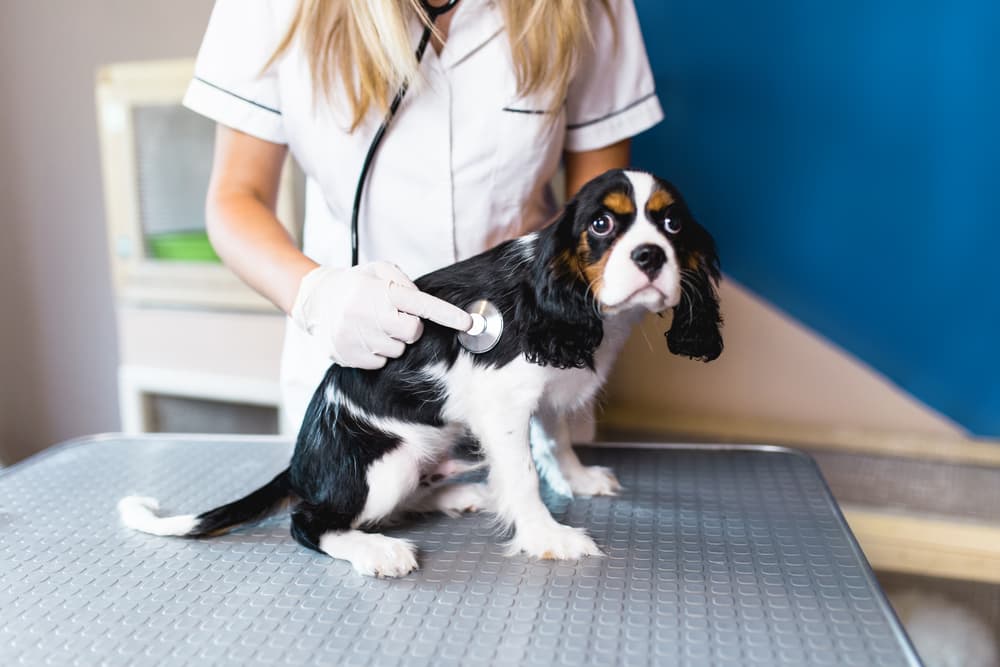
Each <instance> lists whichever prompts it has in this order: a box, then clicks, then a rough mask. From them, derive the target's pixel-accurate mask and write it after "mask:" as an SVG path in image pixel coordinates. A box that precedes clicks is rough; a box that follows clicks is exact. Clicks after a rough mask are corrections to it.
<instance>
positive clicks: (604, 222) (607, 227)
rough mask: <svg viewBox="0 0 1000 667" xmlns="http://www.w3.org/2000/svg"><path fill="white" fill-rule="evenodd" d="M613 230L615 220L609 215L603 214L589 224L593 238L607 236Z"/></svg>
mask: <svg viewBox="0 0 1000 667" xmlns="http://www.w3.org/2000/svg"><path fill="white" fill-rule="evenodd" d="M614 228H615V219H614V218H612V217H611V214H610V213H605V214H604V215H602V216H601V217H599V218H597V219H596V220H594V221H593V222H591V223H590V233H591V234H593V235H594V236H607V235H608V234H610V233H611V232H612V231H614Z"/></svg>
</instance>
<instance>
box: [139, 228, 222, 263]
mask: <svg viewBox="0 0 1000 667" xmlns="http://www.w3.org/2000/svg"><path fill="white" fill-rule="evenodd" d="M147 242H148V243H149V252H150V256H151V257H153V258H154V259H162V260H168V261H183V262H220V261H221V260H220V259H219V256H218V255H216V254H215V250H214V249H213V248H212V244H211V243H210V242H209V240H208V234H206V233H205V232H171V233H169V234H155V235H152V236H149V237H147Z"/></svg>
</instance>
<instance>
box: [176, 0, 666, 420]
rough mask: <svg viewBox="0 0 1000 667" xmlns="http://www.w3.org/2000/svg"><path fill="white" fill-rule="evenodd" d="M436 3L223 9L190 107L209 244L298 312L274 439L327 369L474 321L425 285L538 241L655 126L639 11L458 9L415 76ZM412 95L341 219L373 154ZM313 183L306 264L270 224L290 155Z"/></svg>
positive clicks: (557, 4)
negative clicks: (558, 198) (559, 183)
mask: <svg viewBox="0 0 1000 667" xmlns="http://www.w3.org/2000/svg"><path fill="white" fill-rule="evenodd" d="M447 4H449V3H447V2H446V0H430V2H429V8H430V9H429V10H424V9H423V6H422V3H421V1H420V0H339V1H337V2H334V1H332V0H298V1H297V2H296V1H293V0H253V1H252V2H247V1H246V0H217V2H216V5H215V9H214V10H213V13H212V16H211V19H210V22H209V25H208V29H207V32H206V34H205V38H204V41H203V43H202V46H201V50H200V52H199V54H198V59H197V64H196V67H195V76H194V78H193V80H192V81H191V84H190V87H189V89H188V91H187V95H186V97H185V99H184V104H185V105H186V106H187V107H189V108H191V109H193V110H194V111H197V112H198V113H201V114H203V115H205V116H207V117H209V118H211V119H213V120H215V121H216V122H217V123H218V131H217V135H216V146H215V158H214V165H213V169H212V177H211V182H210V186H209V192H208V201H207V221H208V232H209V234H210V236H211V239H212V243H213V245H214V247H215V249H216V251H217V252H218V254H219V255H220V257H222V259H223V260H224V261H225V263H226V264H227V265H228V266H229V267H231V268H232V269H233V270H234V271H235V272H236V273H237V274H238V275H239V276H240V277H241V278H242V279H243V280H244V281H246V282H247V283H248V284H249V285H251V286H252V287H253V288H254V289H256V290H257V291H259V292H260V293H261V294H263V295H264V296H265V297H267V298H269V299H270V300H271V301H273V302H274V303H275V304H276V305H277V306H278V307H279V308H281V309H282V310H283V311H284V312H285V313H288V314H289V316H290V319H289V326H288V327H287V333H286V338H285V345H284V350H283V356H282V393H283V411H282V414H283V427H282V428H283V430H284V431H285V432H289V433H294V432H295V431H296V430H297V428H298V425H299V423H300V422H301V419H302V415H303V414H304V412H305V407H306V405H307V404H308V401H309V399H310V397H311V395H312V393H313V391H314V390H315V387H316V386H317V385H318V384H319V382H320V380H321V379H322V377H323V374H324V372H325V371H326V368H327V367H328V365H329V363H330V360H331V359H332V360H333V361H335V362H337V363H339V364H342V365H345V366H356V367H361V368H377V367H380V366H381V365H383V364H384V363H385V361H386V359H387V358H392V357H397V356H399V355H400V354H402V352H403V350H404V349H405V346H406V344H407V343H411V342H413V341H414V340H416V338H417V337H419V335H420V333H421V331H422V322H421V319H420V318H429V319H431V320H434V321H436V322H438V323H440V324H443V325H446V326H449V327H452V328H455V329H456V330H464V329H467V328H468V327H469V326H470V323H471V322H470V319H469V316H468V314H466V313H465V312H464V311H462V310H460V309H458V308H456V307H454V306H451V305H449V304H447V303H445V302H443V301H439V300H437V299H435V298H433V297H430V296H429V295H426V294H422V293H420V292H419V291H417V290H416V288H415V286H414V285H413V283H412V282H411V281H410V279H409V276H413V277H415V276H419V275H421V274H424V273H426V272H429V271H431V270H434V269H436V268H439V267H441V266H444V265H447V264H450V263H453V262H455V261H458V260H461V259H464V258H466V257H469V256H471V255H474V254H476V253H478V252H481V251H483V250H485V249H487V248H488V247H491V246H493V245H495V244H497V243H499V242H501V241H504V240H506V239H509V238H511V237H515V236H518V235H520V234H523V233H527V232H529V231H532V230H534V229H536V228H538V227H540V226H542V225H543V224H544V223H545V222H546V221H547V220H548V219H549V217H550V216H551V215H552V214H553V213H554V211H555V206H556V204H555V198H554V194H553V192H552V189H551V187H550V185H549V183H550V181H551V179H552V178H553V176H554V175H555V173H556V170H557V168H558V167H559V164H560V162H562V164H563V165H564V166H565V173H566V194H567V195H572V194H573V193H575V192H576V191H577V189H578V188H579V187H580V186H581V185H583V184H584V183H585V182H586V181H588V180H590V179H591V178H592V177H594V176H596V175H598V174H600V173H602V172H604V171H606V170H607V169H611V168H615V167H624V166H627V165H628V162H629V141H630V138H631V137H632V136H634V135H636V134H638V133H639V132H642V131H644V130H646V129H648V128H650V127H651V126H653V125H654V124H656V123H657V122H659V121H660V119H661V118H662V116H663V113H662V111H661V108H660V104H659V101H658V100H657V97H656V92H655V88H654V81H653V76H652V73H651V71H650V66H649V62H648V60H647V56H646V50H645V46H644V44H643V40H642V35H641V33H640V30H639V23H638V20H637V18H636V11H635V7H634V5H633V0H552V1H551V2H535V1H534V0H460V1H459V2H458V3H457V5H456V6H454V7H453V8H451V9H449V10H447V11H442V13H441V15H440V16H439V17H437V19H436V21H435V22H434V27H435V34H434V36H433V37H432V39H431V43H430V48H428V49H427V50H426V53H425V55H424V57H423V59H422V61H420V62H417V59H416V57H415V55H414V54H415V49H416V45H417V43H418V41H419V39H420V37H421V33H422V31H423V30H424V27H425V24H426V23H427V22H429V19H428V18H427V16H428V11H434V8H435V7H442V6H444V5H447ZM404 82H405V83H406V84H408V87H409V90H408V92H407V95H406V97H405V99H404V101H403V103H402V104H401V106H400V107H399V110H398V113H397V114H396V116H395V117H394V118H393V119H392V121H391V125H390V127H389V128H388V130H387V132H386V135H385V141H384V142H383V143H382V144H381V146H380V147H379V149H378V154H377V158H376V159H375V160H374V162H373V166H372V169H371V172H370V174H369V175H368V180H367V184H366V186H365V189H364V192H363V196H362V198H361V201H360V205H361V211H360V217H359V247H358V252H359V264H358V265H357V266H354V267H351V233H350V224H349V223H350V219H351V212H352V205H353V203H354V196H355V193H356V188H357V184H358V177H359V173H360V171H361V165H362V163H363V161H364V158H365V155H366V153H367V152H368V149H369V147H370V145H371V143H372V139H373V136H374V135H375V133H376V130H377V128H378V126H379V124H380V123H381V122H382V121H383V119H384V118H385V116H386V110H387V108H388V107H389V104H390V103H391V101H392V98H393V96H394V95H395V94H396V92H397V91H398V90H399V89H400V87H401V86H402V85H403V84H404ZM289 150H291V152H292V155H293V156H294V158H295V160H296V161H297V162H298V164H299V165H300V166H301V167H302V169H303V171H304V172H305V175H306V177H307V180H306V214H305V228H304V232H303V235H304V242H303V245H304V249H303V250H302V251H300V250H299V249H298V247H297V246H296V245H295V243H294V242H293V240H292V239H291V238H290V237H289V236H288V234H287V233H286V231H285V229H284V227H282V226H281V224H279V222H278V220H277V219H276V217H275V201H276V197H277V192H278V184H279V176H280V173H281V169H282V165H283V163H284V160H285V156H286V153H287V151H289Z"/></svg>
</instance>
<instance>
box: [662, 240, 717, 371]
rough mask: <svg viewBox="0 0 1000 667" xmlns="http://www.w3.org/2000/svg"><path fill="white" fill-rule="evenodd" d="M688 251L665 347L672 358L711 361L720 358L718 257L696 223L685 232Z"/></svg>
mask: <svg viewBox="0 0 1000 667" xmlns="http://www.w3.org/2000/svg"><path fill="white" fill-rule="evenodd" d="M686 232H687V237H688V238H686V239H685V241H686V244H685V245H687V251H686V252H685V253H683V256H682V257H679V258H678V259H679V260H680V261H681V300H680V302H679V303H678V304H677V305H676V306H674V321H673V324H671V326H670V331H668V332H667V333H666V334H664V335H665V336H666V337H667V347H668V348H670V351H671V352H673V353H674V354H679V355H684V356H688V357H691V358H692V359H700V360H702V361H712V360H713V359H715V358H717V357H718V356H719V355H720V354H722V332H721V327H722V315H721V314H720V312H719V295H718V293H717V292H716V287H717V286H718V284H719V278H720V271H719V257H718V254H717V253H716V250H715V241H714V240H713V239H712V237H711V235H710V234H709V233H708V232H707V231H705V229H704V228H702V227H701V226H700V225H698V224H697V223H695V224H690V225H688V226H687V229H686Z"/></svg>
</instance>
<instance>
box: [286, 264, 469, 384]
mask: <svg viewBox="0 0 1000 667" xmlns="http://www.w3.org/2000/svg"><path fill="white" fill-rule="evenodd" d="M291 316H292V320H293V321H294V322H295V323H296V324H297V325H298V326H299V327H300V328H301V329H302V330H303V331H305V332H307V333H308V334H310V335H312V336H314V337H315V338H316V339H318V340H320V341H321V342H322V343H323V345H324V346H325V348H326V351H327V354H328V355H329V356H330V359H332V360H333V361H335V362H336V363H338V364H340V365H341V366H349V367H355V368H368V369H373V368H381V367H382V366H384V365H385V362H386V360H387V359H390V358H396V357H398V356H400V355H401V354H403V351H404V350H405V349H406V345H407V344H409V343H413V342H414V341H416V340H417V339H418V338H420V335H421V334H422V333H423V330H424V325H423V322H421V320H420V318H426V319H429V320H433V321H434V322H437V323H438V324H441V325H444V326H446V327H451V328H452V329H458V330H460V331H467V330H468V329H469V327H471V326H472V319H471V317H470V316H469V314H468V313H466V312H465V311H464V310H462V309H461V308H457V307H455V306H453V305H451V304H450V303H448V302H446V301H442V300H441V299H438V298H436V297H433V296H431V295H430V294H426V293H424V292H421V291H420V290H418V289H417V286H416V285H414V284H413V281H411V280H410V279H409V278H407V277H406V275H405V274H404V273H403V272H402V271H400V270H399V268H398V267H397V266H395V265H393V264H389V263H388V262H371V263H370V264H362V265H359V266H354V267H351V268H349V269H337V268H332V267H326V266H320V267H317V268H315V269H313V270H312V271H310V272H309V273H307V274H306V275H305V276H304V277H303V278H302V282H301V283H300V284H299V291H298V294H297V295H296V297H295V303H294V305H293V306H292V312H291Z"/></svg>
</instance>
